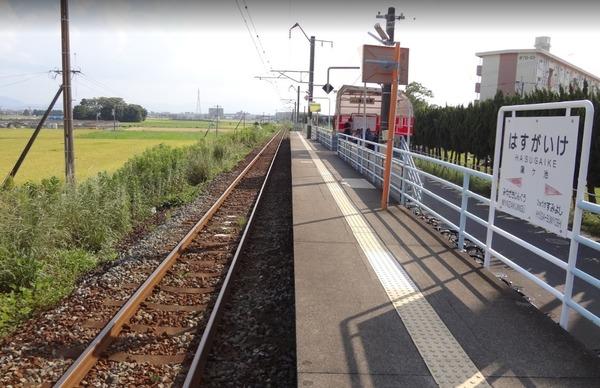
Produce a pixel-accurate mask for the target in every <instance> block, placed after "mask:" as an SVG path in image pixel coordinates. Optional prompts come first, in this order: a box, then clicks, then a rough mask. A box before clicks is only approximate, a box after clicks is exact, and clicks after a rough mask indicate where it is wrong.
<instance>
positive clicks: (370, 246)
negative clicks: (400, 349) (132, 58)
mask: <svg viewBox="0 0 600 388" xmlns="http://www.w3.org/2000/svg"><path fill="white" fill-rule="evenodd" d="M297 136H298V137H299V138H300V140H301V141H302V143H303V144H304V147H305V148H306V149H307V150H308V153H309V154H310V157H311V158H312V160H313V162H314V163H315V166H316V167H317V170H318V171H319V173H320V174H321V177H322V178H323V181H325V183H326V184H327V187H328V188H329V191H330V192H331V195H332V196H333V198H334V199H335V202H336V204H337V206H338V207H339V209H340V211H341V212H342V214H343V215H344V218H345V219H346V222H347V223H348V225H349V226H350V229H351V230H352V233H353V234H354V236H355V238H356V240H357V241H358V244H359V245H360V247H361V249H362V250H363V252H364V254H365V256H366V257H367V259H368V260H369V263H370V264H371V267H372V268H373V271H375V273H376V274H377V277H378V278H379V281H380V283H381V285H382V286H383V288H384V290H385V292H386V293H387V295H388V297H389V298H390V301H391V302H392V304H393V306H394V308H395V309H396V312H397V313H398V315H399V316H400V319H402V322H403V323H404V326H405V327H406V330H407V331H408V333H409V335H410V336H411V338H412V340H413V342H414V343H415V346H416V347H417V349H418V351H419V353H420V354H421V357H422V358H423V361H424V362H425V364H426V365H427V368H429V371H430V372H431V375H432V376H433V378H434V379H435V381H436V383H437V384H438V385H440V386H442V387H489V385H488V383H487V382H486V380H485V378H484V377H483V374H481V372H480V371H479V370H478V369H477V367H476V366H475V364H474V363H473V361H472V360H471V359H470V358H469V356H468V355H467V353H465V351H464V349H463V348H462V346H460V344H459V343H458V341H457V340H456V338H454V336H453V335H452V333H451V332H450V330H448V328H447V327H446V325H445V324H444V322H443V321H442V320H441V319H440V317H439V315H438V314H437V313H436V312H435V310H434V309H433V307H432V306H431V305H430V304H429V302H427V299H425V297H424V296H423V294H422V293H421V291H420V290H419V289H418V287H417V286H416V285H415V284H414V282H413V281H412V279H411V278H410V277H409V276H408V274H407V273H406V271H404V268H402V266H401V265H400V263H398V261H397V260H396V259H395V258H394V256H393V254H392V253H391V252H390V251H389V250H387V249H386V248H385V246H384V245H383V243H382V242H381V240H380V239H379V237H378V236H377V235H376V234H375V232H374V231H373V230H372V229H371V227H370V226H369V225H368V224H367V222H366V221H365V219H364V217H363V216H362V214H360V212H359V211H358V210H357V209H356V207H355V206H354V204H353V203H352V202H351V201H350V198H348V196H347V195H346V193H345V192H344V190H343V189H342V187H341V186H340V184H339V183H338V182H336V180H335V179H334V177H333V175H332V174H331V172H330V171H329V170H328V169H327V167H326V166H325V165H324V164H323V162H322V161H321V159H320V158H319V157H318V156H317V155H316V154H315V152H314V150H313V149H312V147H311V146H310V145H309V144H308V143H307V142H306V140H304V138H303V137H302V136H301V135H300V134H299V133H298V134H297Z"/></svg>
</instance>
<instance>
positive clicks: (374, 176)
mask: <svg viewBox="0 0 600 388" xmlns="http://www.w3.org/2000/svg"><path fill="white" fill-rule="evenodd" d="M337 137H338V139H337V153H338V156H339V157H340V158H341V159H342V160H344V161H346V162H347V163H348V164H350V166H352V167H353V168H354V169H356V170H357V171H358V172H359V173H361V174H362V175H364V176H365V177H366V178H367V179H368V180H369V181H371V182H372V183H373V184H375V185H376V186H378V187H381V186H382V184H383V170H384V167H383V166H384V160H385V145H383V144H378V143H374V142H370V141H366V140H362V139H360V138H357V137H352V136H348V135H345V134H342V133H338V134H337ZM393 155H394V158H393V160H392V172H391V179H390V181H391V182H390V196H391V197H393V198H395V199H396V200H398V201H399V202H400V203H401V204H403V205H406V204H407V202H410V203H412V204H414V205H416V206H419V207H420V208H422V209H424V210H425V211H427V212H428V213H429V214H431V215H432V216H433V217H435V218H437V219H439V220H440V221H441V222H443V223H444V224H445V225H446V226H447V227H448V228H449V229H452V230H455V231H456V232H457V233H458V248H459V249H461V250H462V249H464V246H465V238H467V239H469V240H470V241H471V242H473V243H474V244H475V245H477V246H479V247H480V248H481V249H482V250H484V252H489V253H490V254H493V255H494V257H496V258H498V259H499V260H501V261H502V262H503V263H505V264H507V265H508V266H510V267H512V268H513V269H514V270H516V271H517V272H519V273H521V274H522V275H523V276H525V277H526V278H528V279H530V280H531V281H533V282H534V283H535V284H537V285H538V286H540V287H542V288H543V289H545V290H546V291H548V292H550V293H551V294H552V295H554V296H555V297H556V298H557V299H559V300H560V301H561V302H563V312H564V311H565V309H569V308H570V309H573V310H575V311H577V312H578V313H579V314H581V315H582V316H583V317H585V318H587V319H589V320H590V321H592V322H593V323H595V324H596V325H598V326H600V317H598V316H597V315H595V314H594V313H592V312H591V311H589V310H587V309H586V308H585V307H584V306H582V305H581V304H579V303H577V302H576V301H574V300H573V299H572V298H571V297H570V295H569V296H565V294H564V293H563V292H562V291H560V290H559V289H557V288H555V287H553V286H552V285H550V284H548V283H546V282H545V281H544V280H543V279H541V278H539V277H537V276H536V275H534V274H533V273H531V272H530V271H528V270H527V269H525V268H523V267H521V266H520V265H519V264H517V263H515V262H514V261H513V260H511V259H509V258H507V257H506V256H505V255H503V254H502V253H500V252H498V251H497V250H495V249H492V248H491V245H490V247H487V250H486V241H481V240H480V239H478V238H476V237H475V236H473V235H472V234H471V233H468V232H467V230H466V224H467V219H470V220H472V221H474V222H476V223H478V224H480V225H481V226H483V227H485V228H489V229H491V230H492V231H493V233H496V234H498V235H500V236H503V237H505V238H508V239H510V241H511V242H513V243H515V244H517V245H519V246H521V247H523V248H525V249H527V250H529V251H531V252H532V253H534V254H536V255H538V256H540V257H542V258H543V259H545V260H546V261H548V262H549V263H551V264H552V265H555V266H557V267H559V268H561V269H563V270H565V271H566V273H567V276H574V277H577V278H578V279H581V280H583V281H584V282H586V283H588V284H590V285H592V286H593V287H596V288H599V289H600V279H598V278H597V277H595V276H594V275H592V274H589V273H586V272H584V271H582V270H581V269H579V268H577V266H576V265H573V264H572V263H571V264H570V263H569V262H567V261H565V259H561V258H559V257H556V256H554V255H552V254H550V253H548V252H546V251H544V250H543V249H540V248H539V247H537V246H535V245H533V244H531V243H529V242H527V241H525V240H523V239H521V238H519V237H517V236H515V235H513V234H512V233H510V232H509V231H507V230H504V229H502V228H500V227H499V226H497V225H494V224H492V225H489V223H488V219H484V218H481V217H480V216H478V215H476V214H474V213H472V212H471V211H469V207H471V208H474V206H473V204H471V206H469V199H470V198H472V199H474V200H475V201H476V203H479V204H481V205H485V206H489V205H490V198H488V197H485V196H482V195H480V194H478V193H475V192H474V191H472V190H471V189H470V183H471V182H472V179H473V178H478V179H481V180H483V181H486V182H490V183H491V181H492V178H493V177H492V175H490V174H486V173H483V172H481V171H477V170H473V169H470V168H468V167H463V166H460V165H456V164H453V163H449V162H446V161H443V160H440V159H437V158H432V157H429V156H426V155H421V154H419V153H416V152H412V151H409V150H408V149H399V148H394V150H393ZM403 156H406V157H403ZM413 159H416V160H420V161H423V162H426V163H431V164H434V165H437V166H441V167H445V168H448V169H450V170H453V171H456V172H458V173H460V174H462V176H463V180H462V185H457V184H455V183H452V182H450V181H447V180H445V179H443V178H440V177H438V176H436V175H434V174H431V173H428V172H427V171H424V170H422V169H420V168H419V167H418V166H417V165H415V164H414V163H410V162H409V161H410V160H413ZM409 172H413V173H415V174H416V175H417V176H419V177H426V178H428V179H430V180H432V181H435V182H438V183H440V184H441V185H442V186H443V187H445V188H447V189H450V190H452V191H454V192H455V193H456V192H458V193H460V206H459V205H457V204H455V203H453V202H452V201H449V200H448V199H446V198H443V197H442V196H440V195H438V194H436V193H434V192H433V191H431V190H429V189H428V188H425V187H422V185H419V184H418V183H417V182H415V179H411V178H410V176H409ZM416 193H422V194H424V195H425V196H426V197H427V198H429V199H432V200H435V201H437V202H439V203H441V204H443V205H445V206H446V207H448V208H450V209H452V210H454V211H456V212H458V214H459V217H458V223H457V224H456V223H455V222H452V221H451V220H449V219H448V218H447V217H444V216H443V215H442V214H440V212H439V211H436V210H435V209H433V208H432V206H427V204H426V203H425V202H426V201H425V200H424V199H423V198H421V197H420V194H419V195H417V194H416ZM576 206H577V209H580V210H581V211H587V212H590V213H594V214H600V205H596V204H593V203H590V202H588V201H585V200H583V198H578V200H577V202H576ZM571 234H572V240H573V241H576V242H577V243H580V244H583V245H585V246H588V247H590V248H592V249H595V250H597V251H599V252H600V243H598V242H596V241H594V240H592V239H590V238H588V237H585V236H583V235H581V234H580V233H579V231H577V233H571ZM570 256H571V254H570ZM487 266H489V263H487ZM567 312H568V311H567ZM561 326H563V327H564V328H565V329H566V328H567V326H568V324H567V323H566V322H561Z"/></svg>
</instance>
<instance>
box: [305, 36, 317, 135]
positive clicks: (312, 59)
mask: <svg viewBox="0 0 600 388" xmlns="http://www.w3.org/2000/svg"><path fill="white" fill-rule="evenodd" d="M314 80H315V37H314V35H313V36H311V37H310V66H309V68H308V105H309V109H308V125H307V126H306V138H307V139H310V138H311V129H312V127H311V126H312V121H311V120H312V112H311V111H310V103H311V102H312V101H313V86H314V85H313V83H314Z"/></svg>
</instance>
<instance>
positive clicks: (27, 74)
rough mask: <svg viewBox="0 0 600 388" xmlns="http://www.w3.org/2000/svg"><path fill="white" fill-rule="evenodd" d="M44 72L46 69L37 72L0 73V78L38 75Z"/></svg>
mask: <svg viewBox="0 0 600 388" xmlns="http://www.w3.org/2000/svg"><path fill="white" fill-rule="evenodd" d="M46 73H47V72H46V71H38V72H34V73H20V74H0V78H17V77H24V76H30V75H39V74H46Z"/></svg>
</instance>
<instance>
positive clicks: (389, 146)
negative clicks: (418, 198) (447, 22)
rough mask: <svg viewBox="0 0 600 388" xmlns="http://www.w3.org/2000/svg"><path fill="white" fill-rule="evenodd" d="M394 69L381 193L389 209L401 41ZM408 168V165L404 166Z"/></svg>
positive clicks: (396, 49) (397, 45)
mask: <svg viewBox="0 0 600 388" xmlns="http://www.w3.org/2000/svg"><path fill="white" fill-rule="evenodd" d="M394 61H395V62H396V63H395V65H394V70H393V71H392V90H391V93H392V94H391V96H390V109H389V119H388V128H387V142H386V148H385V168H384V170H383V191H382V193H381V208H382V209H383V210H385V209H387V206H388V200H389V197H390V176H391V171H392V156H393V147H394V132H396V105H397V101H398V72H399V71H398V70H399V69H398V67H399V66H400V43H396V46H395V47H394ZM404 168H406V167H404Z"/></svg>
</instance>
